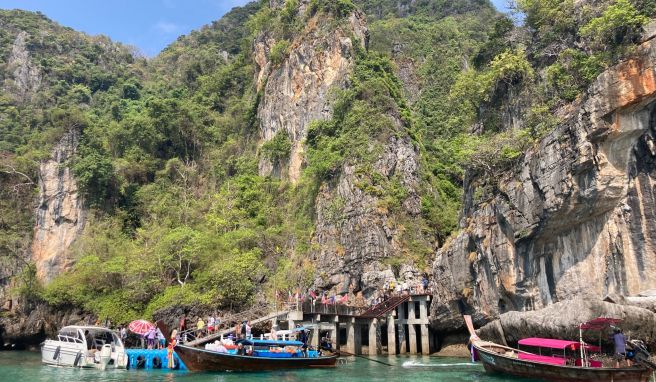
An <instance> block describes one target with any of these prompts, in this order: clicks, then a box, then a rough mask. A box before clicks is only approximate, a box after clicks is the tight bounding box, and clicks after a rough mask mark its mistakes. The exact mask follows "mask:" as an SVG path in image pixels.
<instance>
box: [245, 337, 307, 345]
mask: <svg viewBox="0 0 656 382" xmlns="http://www.w3.org/2000/svg"><path fill="white" fill-rule="evenodd" d="M238 342H241V343H243V344H244V345H253V346H303V342H301V341H276V340H256V339H252V340H243V341H238Z"/></svg>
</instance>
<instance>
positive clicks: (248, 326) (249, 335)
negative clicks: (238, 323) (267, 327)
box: [246, 321, 253, 340]
mask: <svg viewBox="0 0 656 382" xmlns="http://www.w3.org/2000/svg"><path fill="white" fill-rule="evenodd" d="M246 338H247V339H249V340H250V339H251V338H253V336H252V335H251V322H250V321H246Z"/></svg>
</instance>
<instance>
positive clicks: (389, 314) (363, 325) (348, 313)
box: [272, 294, 437, 355]
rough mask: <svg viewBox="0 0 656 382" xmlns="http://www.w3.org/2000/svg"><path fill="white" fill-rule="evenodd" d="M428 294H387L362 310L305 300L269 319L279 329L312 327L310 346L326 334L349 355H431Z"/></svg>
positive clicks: (431, 340)
mask: <svg viewBox="0 0 656 382" xmlns="http://www.w3.org/2000/svg"><path fill="white" fill-rule="evenodd" d="M430 301H431V296H430V295H427V294H423V295H404V296H395V297H390V298H389V299H387V300H385V301H383V302H382V303H380V304H378V305H375V306H373V307H371V308H370V309H368V310H366V311H364V312H362V311H361V310H360V311H356V310H355V309H353V308H350V307H348V306H343V305H324V304H320V303H314V304H313V303H311V302H305V303H303V304H298V305H297V307H296V309H294V310H290V311H288V313H287V314H286V315H285V316H284V317H282V316H277V317H275V318H273V319H272V321H273V322H272V323H273V324H274V325H275V324H277V325H278V326H279V328H280V329H281V330H283V329H292V328H294V327H295V326H296V325H302V326H307V327H310V328H313V329H315V330H312V336H311V338H310V345H313V346H318V345H319V341H320V337H323V336H326V335H327V336H328V337H330V339H331V341H332V342H333V344H334V345H336V346H337V348H338V349H341V350H344V351H345V352H348V353H352V354H368V355H379V354H389V355H394V354H430V353H432V352H434V351H436V350H437V349H436V346H435V345H436V344H435V341H434V340H433V337H434V335H433V333H432V331H431V330H430V326H429V316H428V312H429V311H430V310H429V308H430Z"/></svg>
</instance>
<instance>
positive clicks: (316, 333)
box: [310, 326, 321, 348]
mask: <svg viewBox="0 0 656 382" xmlns="http://www.w3.org/2000/svg"><path fill="white" fill-rule="evenodd" d="M320 336H321V329H320V327H319V326H317V328H316V329H315V330H313V331H312V337H310V346H314V347H315V348H316V347H318V346H319V337H320Z"/></svg>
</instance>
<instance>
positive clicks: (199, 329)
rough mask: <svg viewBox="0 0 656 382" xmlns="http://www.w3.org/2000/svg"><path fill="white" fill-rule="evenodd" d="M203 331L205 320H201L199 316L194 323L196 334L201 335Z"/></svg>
mask: <svg viewBox="0 0 656 382" xmlns="http://www.w3.org/2000/svg"><path fill="white" fill-rule="evenodd" d="M204 331H205V321H203V318H202V317H199V318H198V322H197V323H196V332H197V336H198V337H200V336H202V335H203V333H204Z"/></svg>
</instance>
